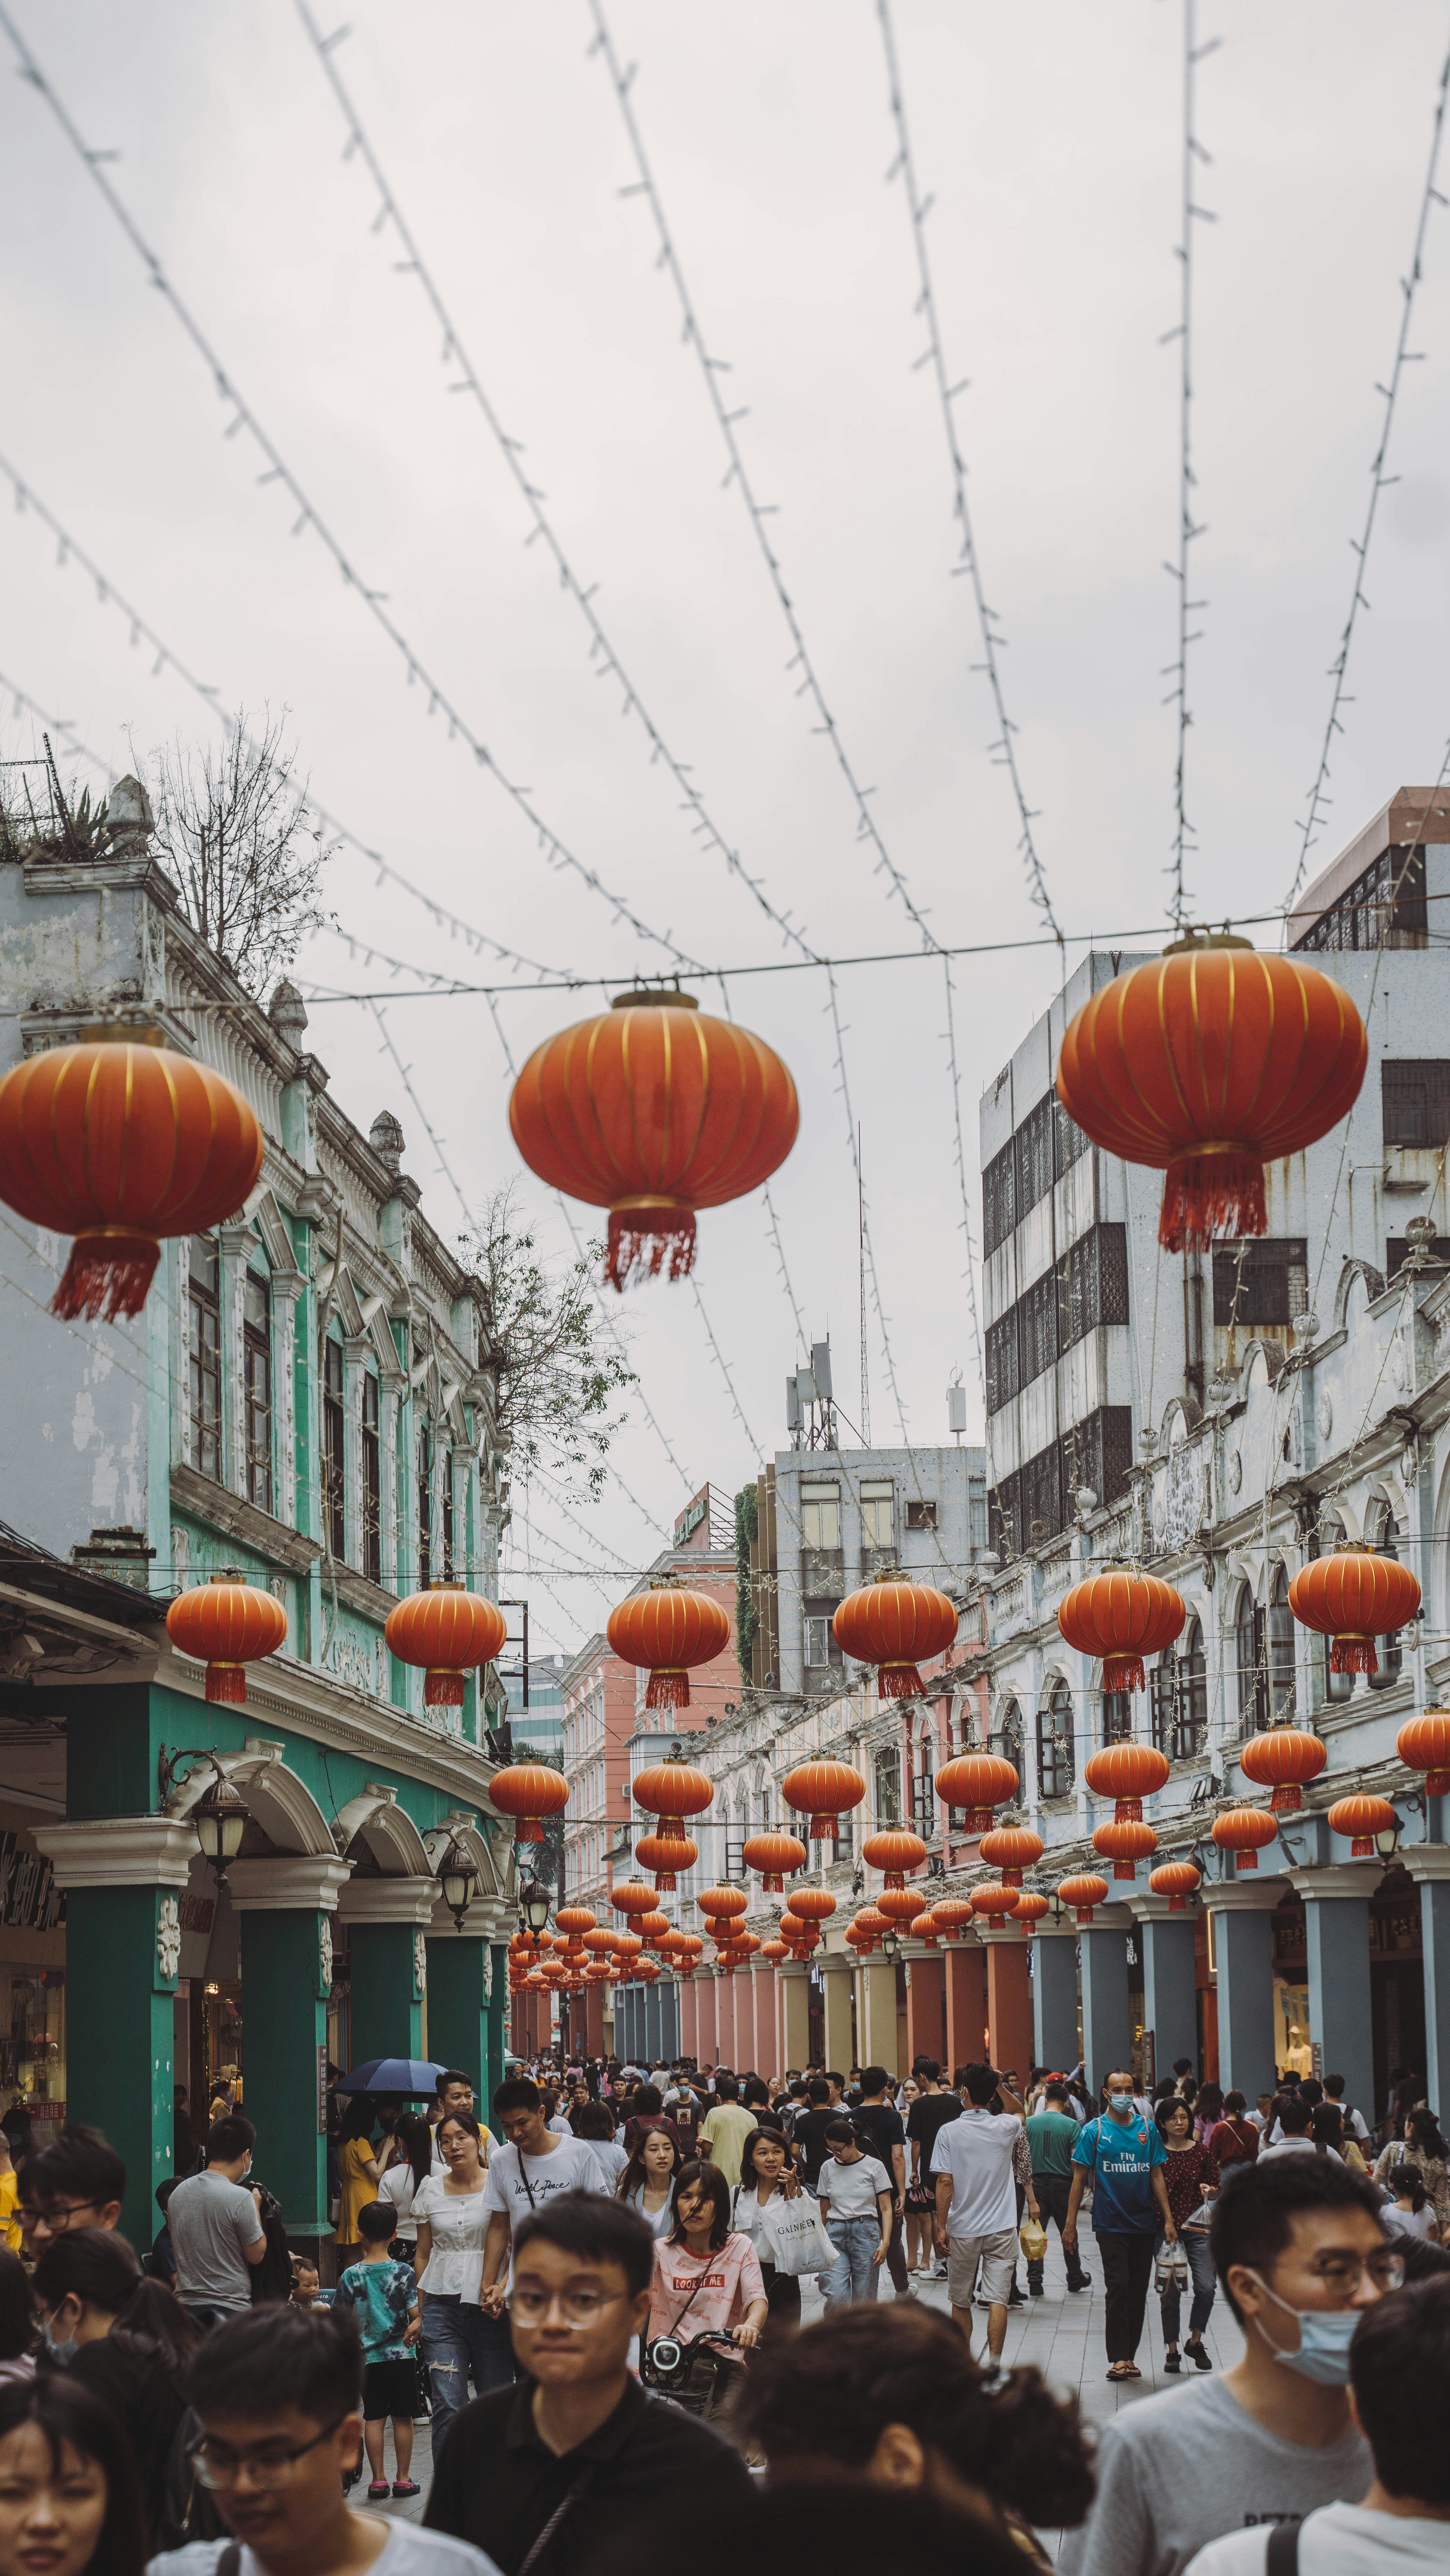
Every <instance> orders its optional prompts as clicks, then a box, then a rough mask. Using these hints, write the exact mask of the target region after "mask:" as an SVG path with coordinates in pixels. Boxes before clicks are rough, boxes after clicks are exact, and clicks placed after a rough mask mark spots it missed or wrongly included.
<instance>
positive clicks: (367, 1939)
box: [337, 1878, 546, 2066]
mask: <svg viewBox="0 0 1450 2576" xmlns="http://www.w3.org/2000/svg"><path fill="white" fill-rule="evenodd" d="M437 1900H438V1882H437V1880H436V1879H433V1878H354V1879H351V1880H350V1881H349V1883H348V1885H347V1886H346V1887H345V1888H344V1889H343V1891H342V1894H341V1896H340V1897H339V1899H338V1907H337V1913H338V1920H339V1922H341V1923H345V1924H346V1925H347V1941H348V1978H349V1984H350V1989H351V2007H350V2020H351V2033H352V2038H351V2047H352V2061H353V2064H354V2066H365V2065H366V2064H367V2062H368V2060H369V2058H373V2057H421V2056H422V2054H423V1995H424V1991H425V1989H426V1985H427V1977H428V1955H427V1953H428V1929H429V1926H430V1925H431V1924H432V1921H433V1913H434V1908H435V1906H436V1904H437ZM529 2000H530V2001H532V1998H529ZM541 2000H543V2001H546V1999H545V1998H541Z"/></svg>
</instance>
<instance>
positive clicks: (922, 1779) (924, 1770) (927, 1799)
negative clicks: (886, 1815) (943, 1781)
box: [911, 1744, 936, 1843]
mask: <svg viewBox="0 0 1450 2576" xmlns="http://www.w3.org/2000/svg"><path fill="white" fill-rule="evenodd" d="M921 1762H922V1767H921V1769H920V1770H919V1771H917V1772H915V1773H914V1774H913V1776H912V1783H911V1822H912V1828H913V1831H914V1832H916V1833H918V1834H920V1836H921V1838H922V1841H923V1842H928V1843H929V1842H930V1841H931V1840H932V1838H933V1836H934V1835H935V1833H936V1781H935V1778H934V1776H933V1771H932V1748H931V1746H930V1744H923V1746H922V1748H921Z"/></svg>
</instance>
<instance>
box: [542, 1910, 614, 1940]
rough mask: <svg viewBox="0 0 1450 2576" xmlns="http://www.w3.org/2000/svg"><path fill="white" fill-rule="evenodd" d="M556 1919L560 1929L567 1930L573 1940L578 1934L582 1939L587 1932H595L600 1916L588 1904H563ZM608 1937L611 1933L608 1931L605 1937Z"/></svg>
mask: <svg viewBox="0 0 1450 2576" xmlns="http://www.w3.org/2000/svg"><path fill="white" fill-rule="evenodd" d="M554 1920H555V1922H556V1923H557V1924H558V1926H559V1929H560V1931H561V1932H566V1933H567V1934H568V1936H569V1939H570V1940H571V1941H572V1940H573V1939H574V1938H575V1937H576V1935H577V1937H578V1938H579V1940H580V1941H582V1940H583V1938H584V1935H585V1933H586V1932H593V1931H594V1930H595V1929H596V1927H597V1925H598V1921H599V1918H598V1916H597V1915H596V1914H594V1913H592V1912H591V1911H590V1909H589V1907H588V1906H587V1905H561V1906H560V1908H559V1911H558V1913H557V1914H556V1915H555V1917H554ZM608 1938H609V1935H608V1934H607V1933H606V1934H605V1939H606V1940H607V1939H608Z"/></svg>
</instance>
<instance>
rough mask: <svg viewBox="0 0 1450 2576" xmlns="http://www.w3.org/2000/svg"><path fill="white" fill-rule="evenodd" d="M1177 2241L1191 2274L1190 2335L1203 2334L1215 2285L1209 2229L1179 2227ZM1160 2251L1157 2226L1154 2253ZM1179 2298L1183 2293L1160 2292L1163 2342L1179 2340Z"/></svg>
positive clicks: (1160, 2242) (1160, 2234) (1160, 2245)
mask: <svg viewBox="0 0 1450 2576" xmlns="http://www.w3.org/2000/svg"><path fill="white" fill-rule="evenodd" d="M1178 2242H1179V2244H1180V2245H1181V2246H1182V2248H1183V2251H1184V2253H1185V2254H1186V2255H1187V2257H1188V2269H1189V2271H1190V2273H1191V2274H1192V2276H1193V2305H1192V2307H1191V2308H1190V2309H1189V2311H1188V2331H1189V2333H1190V2334H1202V2332H1203V2329H1204V2327H1205V2326H1206V2325H1207V2323H1208V2312H1209V2310H1210V2308H1211V2307H1212V2306H1213V2294H1214V2289H1215V2287H1216V2284H1215V2281H1214V2272H1213V2262H1212V2258H1211V2257H1210V2254H1209V2250H1208V2231H1207V2229H1206V2228H1203V2227H1180V2229H1179V2231H1178ZM1162 2251H1163V2233H1162V2230H1161V2228H1160V2230H1159V2233H1158V2243H1157V2247H1156V2252H1157V2253H1159V2254H1161V2253H1162ZM1181 2300H1182V2293H1181V2292H1180V2291H1178V2290H1164V2291H1162V2292H1161V2293H1160V2295H1159V2299H1158V2310H1159V2314H1160V2315H1161V2317H1162V2319H1163V2340H1164V2342H1165V2343H1176V2342H1177V2341H1178V2316H1179V2308H1180V2305H1181Z"/></svg>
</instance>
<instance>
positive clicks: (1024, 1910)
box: [1012, 1887, 1047, 1941]
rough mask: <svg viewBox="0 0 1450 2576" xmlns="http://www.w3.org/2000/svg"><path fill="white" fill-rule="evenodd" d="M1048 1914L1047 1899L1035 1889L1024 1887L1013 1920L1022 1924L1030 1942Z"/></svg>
mask: <svg viewBox="0 0 1450 2576" xmlns="http://www.w3.org/2000/svg"><path fill="white" fill-rule="evenodd" d="M1046 1912H1047V1899H1046V1897H1045V1896H1039V1895H1038V1893H1037V1890H1036V1888H1035V1887H1024V1888H1023V1890H1022V1892H1021V1894H1020V1895H1019V1897H1018V1899H1017V1911H1016V1913H1015V1914H1014V1915H1013V1917H1012V1920H1013V1922H1014V1923H1020V1924H1021V1926H1022V1929H1023V1931H1024V1932H1025V1933H1026V1935H1027V1937H1028V1939H1029V1941H1030V1940H1031V1938H1032V1935H1033V1933H1034V1932H1035V1931H1036V1929H1037V1926H1038V1924H1039V1923H1040V1922H1041V1920H1042V1918H1043V1916H1044V1914H1045V1913H1046Z"/></svg>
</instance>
